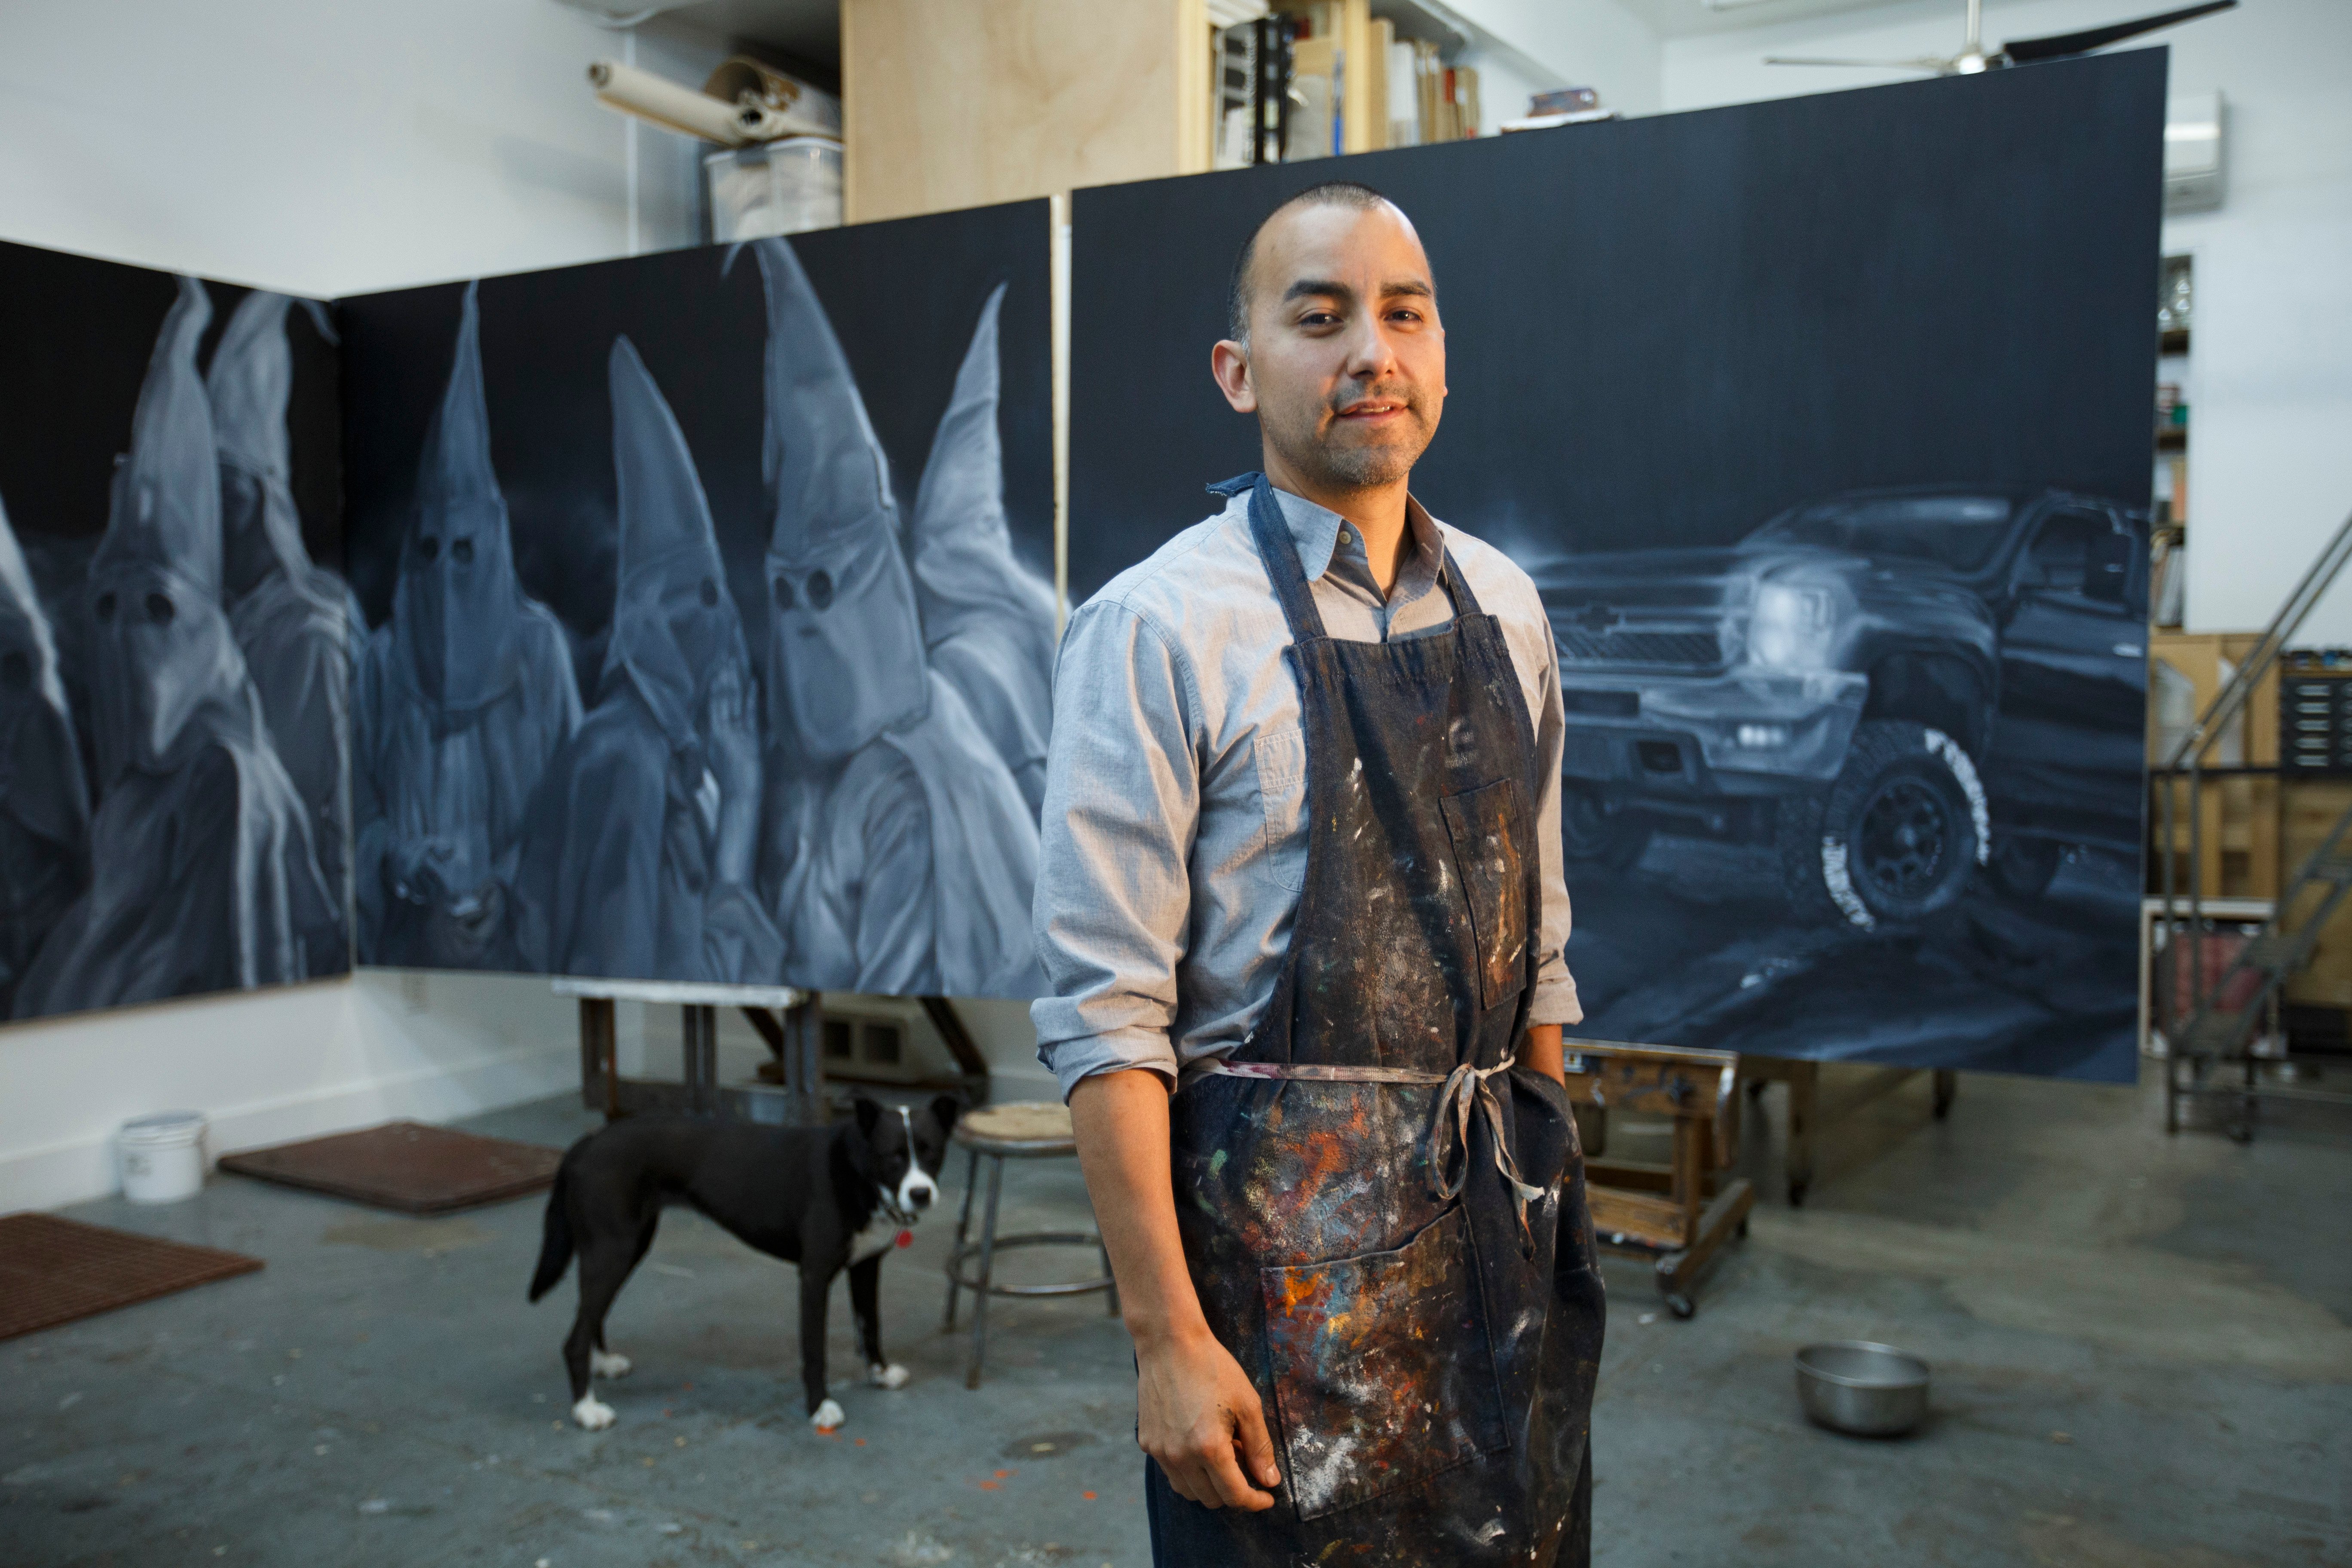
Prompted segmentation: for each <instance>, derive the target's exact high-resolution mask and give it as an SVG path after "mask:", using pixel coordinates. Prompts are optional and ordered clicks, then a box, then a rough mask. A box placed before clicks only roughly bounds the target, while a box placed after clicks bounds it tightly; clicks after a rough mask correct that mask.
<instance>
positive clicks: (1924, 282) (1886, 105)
mask: <svg viewBox="0 0 2352 1568" xmlns="http://www.w3.org/2000/svg"><path fill="white" fill-rule="evenodd" d="M2164 79H2165V68H2164V56H2163V54H2162V52H2161V51H2156V50H2150V51H2142V52H2137V53H2132V54H2125V55H2120V56H2114V57H2107V58H2094V59H2087V60H2078V61H2069V62H2064V63H2060V64H2054V65H2047V66H2038V67H2032V68H2021V69H2015V70H2007V71H2001V72H1998V73H1992V74H1989V75H1987V76H1984V77H1980V78H1975V79H1952V80H1939V81H1930V82H1923V83H1917V84H1911V85H1905V86H1898V87H1889V88H1874V89H1863V90H1859V91H1853V92H1843V93H1833V94H1823V95H1820V96H1815V97H1808V98H1802V99H1792V100H1781V101H1777V102H1771V103H1763V104H1757V105H1752V106H1746V107H1740V108H1733V109H1721V110H1706V111H1702V112H1696V113H1689V114H1680V115H1668V116H1660V117H1656V118H1653V119H1646V120H1639V121H1627V122H1622V123H1616V124H1601V125H1591V126H1581V127H1573V128H1569V129H1564V130H1559V131H1553V132H1539V133H1531V134H1524V135H1516V136H1510V137H1505V138H1502V139H1500V140H1499V141H1492V142H1475V143H1467V144H1455V145H1450V146H1444V147H1431V148H1420V149H1412V150H1407V151H1401V152H1395V153H1378V154H1369V155H1364V156H1360V157H1355V158H1350V159H1349V160H1347V161H1346V162H1345V163H1336V162H1335V163H1315V164H1312V165H1307V166H1297V165H1293V166H1288V167H1274V168H1264V169H1251V170H1243V171H1237V172H1233V173H1227V174H1213V175H1203V176H1197V177H1192V178H1187V179H1181V180H1173V181H1163V182H1157V183H1153V184H1136V185H1125V186H1113V187H1106V188H1102V189H1097V190H1088V191H1082V192H1079V193H1078V194H1077V195H1076V197H1075V202H1074V225H1075V227H1074V235H1073V268H1072V270H1073V284H1072V347H1071V353H1072V383H1073V395H1072V398H1071V408H1072V414H1071V437H1070V440H1071V476H1070V527H1069V540H1068V555H1069V563H1070V595H1071V598H1072V601H1073V602H1074V603H1078V602H1083V600H1084V599H1085V598H1086V596H1087V595H1089V594H1091V593H1092V592H1093V591H1094V590H1095V589H1097V587H1099V586H1100V585H1101V584H1103V583H1104V582H1106V581H1107V580H1108V578H1109V577H1110V576H1111V575H1112V574H1115V573H1116V572H1118V570H1120V569H1121V568H1123V567H1125V566H1126V565H1128V564H1129V563H1132V562H1134V561H1136V560H1139V559H1140V558H1141V557H1143V556H1144V555H1146V554H1148V553H1149V552H1150V551H1151V550H1152V549H1153V548H1154V547H1155V546H1157V545H1158V544H1159V543H1160V542H1161V541H1163V540H1165V539H1166V538H1168V537H1169V536H1170V535H1171V534H1172V533H1174V532H1175V531H1178V530H1179V529H1181V528H1183V527H1185V526H1187V525H1189V524H1191V523H1192V522H1194V521H1198V520H1199V519H1200V518H1201V517H1202V516H1203V515H1205V514H1206V513H1207V512H1208V511H1209V510H1211V506H1210V502H1209V500H1208V498H1205V497H1204V496H1202V493H1201V488H1200V487H1201V486H1202V484H1204V483H1206V482H1208V481H1211V480H1214V479H1223V478H1225V477H1227V476H1229V475H1232V474H1235V473H1238V472H1242V471H1244V470H1246V469H1250V468H1256V467H1257V466H1258V453H1257V441H1256V431H1255V424H1254V422H1253V421H1250V420H1248V419H1246V418H1244V417H1242V416H1235V415H1234V414H1233V413H1231V412H1230V411H1229V410H1228V409H1227V408H1226V407H1225V405H1224V404H1223V399H1222V398H1221V397H1219V396H1218V395H1217V394H1216V392H1215V390H1214V388H1213V385H1212V384H1211V383H1210V380H1209V376H1208V374H1207V369H1208V363H1207V362H1208V352H1209V348H1210V345H1211V344H1213V342H1216V341H1217V340H1218V339H1219V338H1221V337H1222V336H1223V335H1224V318H1225V288H1226V279H1227V275H1228V269H1229V268H1230V267H1231V265H1232V261H1233V258H1234V253H1235V251H1236V249H1237V248H1238V247H1239V246H1240V244H1241V242H1242V240H1243V239H1244V237H1245V236H1246V235H1247V233H1248V232H1249V230H1250V228H1251V227H1252V226H1254V225H1255V223H1256V222H1257V220H1258V219H1259V218H1260V217H1261V216H1263V215H1264V214H1265V212H1266V211H1267V210H1268V209H1269V208H1271V207H1272V206H1273V205H1275V204H1276V202H1277V201H1279V200H1280V199H1282V198H1283V197H1284V196H1285V195H1288V194H1289V193H1291V192H1293V191H1296V190H1297V189H1299V188H1301V187H1303V186H1305V185H1307V184H1311V183H1313V182H1314V181H1317V180H1319V179H1330V178H1348V179H1354V180H1360V181H1363V182H1366V183H1369V184H1372V185H1374V186H1376V187H1378V188H1380V189H1381V190H1382V191H1384V192H1386V193H1387V194H1388V195H1391V196H1392V197H1393V198H1395V199H1396V200H1397V201H1398V202H1399V203H1400V204H1401V205H1402V207H1403V208H1404V210H1405V211H1406V212H1407V213H1408V214H1409V215H1410V216H1412V219H1413V221H1414V222H1415V224H1416V226H1417V227H1418V229H1419V231H1420V233H1421V235H1422V237H1423V241H1424V243H1425V244H1426V246H1427V247H1428V250H1429V254H1430V258H1431V262H1432V265H1433V268H1434V271H1435V274H1436V280H1437V285H1438V291H1439V300H1440V306H1441V310H1442V313H1443V318H1444V326H1445V330H1446V342H1447V351H1448V383H1449V396H1448V402H1447V407H1446V410H1445V416H1444V425H1443V427H1442V429H1441V430H1440V432H1439V434H1438V437H1437V438H1436V441H1435V443H1434V444H1433V446H1432V447H1431V448H1430V450H1429V452H1428V454H1427V455H1426V456H1425V458H1423V462H1422V464H1421V465H1420V467H1419V468H1418V469H1417V470H1416V472H1415V476H1414V489H1415V493H1416V494H1417V495H1418V496H1420V498H1421V499H1422V500H1423V501H1424V502H1425V503H1426V504H1427V505H1428V506H1429V507H1430V509H1431V510H1433V512H1435V513H1436V514H1437V515H1438V516H1440V517H1442V518H1444V519H1445V520H1446V521H1449V522H1451V523H1453V524H1455V525H1457V526H1460V527H1462V528H1465V529H1466V530H1468V531H1471V532H1473V533H1475V534H1478V535H1480V536H1482V537H1484V538H1486V539H1487V540H1489V541H1491V542H1494V543H1496V544H1497V545H1499V546H1501V547H1502V548H1504V549H1506V550H1507V551H1508V552H1510V553H1511V554H1512V556H1513V557H1514V558H1515V559H1517V561H1518V562H1519V563H1520V564H1522V565H1523V566H1525V567H1526V568H1527V569H1528V572H1529V573H1530V574H1531V575H1532V576H1533V577H1534V578H1535V580H1536V582H1537V583H1538V585H1539V587H1540V588H1541V589H1542V590H1543V593H1544V595H1545V599H1546V603H1547V605H1548V606H1549V610H1550V615H1551V620H1552V625H1553V631H1554V636H1555V639H1556V641H1557V642H1558V644H1559V649H1560V656H1561V657H1560V669H1561V679H1562V685H1563V689H1564V692H1565V694H1566V699H1567V706H1568V713H1567V723H1568V737H1567V747H1566V750H1567V761H1566V767H1565V772H1566V774H1567V777H1566V779H1565V784H1566V786H1567V787H1566V788H1565V790H1564V810H1563V815H1564V826H1565V827H1566V829H1567V831H1568V837H1569V838H1570V843H1571V847H1572V849H1573V851H1574V855H1575V858H1573V859H1572V860H1571V863H1570V868H1569V882H1570V892H1571V895H1572V897H1573V899H1574V901H1575V905H1576V934H1575V935H1574V937H1573V938H1572V939H1571V941H1570V946H1569V950H1568V958H1569V962H1570V967H1571V969H1572V970H1573V971H1574V972H1575V974H1576V976H1577V979H1578V982H1579V984H1580V988H1581V991H1582V994H1583V996H1584V1002H1585V1007H1586V1013H1587V1016H1586V1019H1585V1022H1584V1024H1583V1026H1581V1027H1580V1029H1578V1030H1575V1031H1571V1032H1572V1033H1580V1034H1582V1035H1584V1036H1586V1037H1591V1038H1597V1039H1623V1040H1635V1041H1643V1042H1655V1043H1664V1044H1672V1045H1680V1046H1708V1047H1731V1048H1736V1049H1739V1050H1744V1051H1752V1052H1757V1053H1759V1054H1765V1055H1773V1056H1796V1057H1819V1058H1845V1059H1859V1060H1871V1061H1879V1062H1887V1063H1899V1064H1905V1065H1913V1066H1929V1065H1933V1066H1943V1067H1960V1068H1981V1069H1989V1070H2011V1071H2024V1072H2034V1073H2044V1074H2059V1075H2065V1076H2075V1077H2084V1078H2092V1079H2128V1078H2129V1077H2130V1076H2132V1073H2133V1069H2134V1065H2135V1064H2134V1057H2133V1039H2132V1036H2133V1026H2134V1019H2135V1015H2136V987H2137V951H2136V943H2137V899H2138V895H2139V889H2140V886H2141V873H2140V844H2141V810H2142V800H2143V783H2142V760H2141V759H2142V752H2141V727H2142V714H2143V710H2144V706H2145V683H2146V652H2145V645H2146V640H2147V639H2146V636H2145V622H2146V616H2145V595H2146V526H2147V518H2146V508H2147V500H2148V489H2149V480H2150V463H2149V437H2148V420H2149V415H2148V409H2149V405H2150V402H2149V392H2150V385H2151V383H2152V381H2153V379H2154V356H2155V345H2154V342H2153V341H2152V331H2151V328H2150V325H2149V321H2148V308H2147V307H2148V300H2149V298H2150V295H2151V292H2152V289H2153V283H2154V279H2155V273H2156V266H2157V243H2158V206H2159V192H2160V188H2161V186H2160V170H2159V159H2160V153H2161V146H2162V142H2161V128H2162V123H2163V97H2164Z"/></svg>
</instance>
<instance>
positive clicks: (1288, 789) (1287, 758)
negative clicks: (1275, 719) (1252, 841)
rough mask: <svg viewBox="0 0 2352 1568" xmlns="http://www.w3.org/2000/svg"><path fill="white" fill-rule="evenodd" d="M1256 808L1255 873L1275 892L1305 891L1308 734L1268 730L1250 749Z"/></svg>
mask: <svg viewBox="0 0 2352 1568" xmlns="http://www.w3.org/2000/svg"><path fill="white" fill-rule="evenodd" d="M1251 763H1252V765H1253V766H1254V768H1255V771H1256V773H1257V795H1258V809H1259V811H1260V813H1261V814H1262V815H1263V816H1264V818H1265V838H1264V840H1263V841H1262V842H1261V844H1260V846H1259V853H1258V868H1259V871H1260V874H1261V875H1263V876H1265V878H1266V879H1268V880H1269V881H1271V882H1273V883H1274V884H1275V885H1276V887H1279V888H1286V889H1289V890H1290V891H1292V892H1294V893H1295V892H1300V891H1303V890H1304V889H1306V887H1307V731H1305V730H1303V729H1301V728H1300V727H1299V726H1297V725H1296V724H1293V725H1292V726H1291V727H1290V728H1288V729H1286V730H1270V731H1266V732H1265V733H1264V734H1262V735H1260V736H1258V737H1257V739H1256V741H1255V742H1253V743H1252V746H1251Z"/></svg>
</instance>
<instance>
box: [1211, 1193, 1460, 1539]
mask: <svg viewBox="0 0 2352 1568" xmlns="http://www.w3.org/2000/svg"><path fill="white" fill-rule="evenodd" d="M1258 1278H1259V1280H1260V1282H1261V1284H1262V1285H1263V1287H1264V1289H1265V1320H1266V1326H1265V1341H1266V1357H1267V1361H1268V1363H1270V1371H1271V1373H1272V1374H1273V1379H1274V1402H1275V1407H1276V1412H1277V1413H1278V1414H1279V1415H1280V1416H1281V1419H1282V1433H1281V1436H1282V1444H1283V1448H1284V1451H1285V1456H1286V1458H1287V1460H1288V1466H1287V1469H1288V1474H1289V1479H1290V1500H1291V1503H1292V1505H1293V1506H1294V1507H1296V1508H1297V1510H1298V1517H1299V1518H1300V1519H1302V1520H1308V1519H1318V1518H1320V1517H1322V1516H1323V1515H1325V1514H1328V1513H1336V1512H1338V1511H1339V1510H1342V1509H1346V1508H1352V1507H1354V1506H1355V1505H1357V1504H1358V1503H1361V1502H1365V1501H1368V1500H1370V1499H1372V1498H1375V1497H1378V1496H1380V1495H1381V1493H1383V1492H1388V1491H1393V1490H1395V1489H1398V1488H1400V1487H1405V1486H1410V1485H1412V1484H1413V1483H1414V1482H1416V1481H1421V1480H1425V1479H1428V1478H1429V1477H1431V1476H1433V1475H1435V1474H1437V1473H1438V1472H1439V1471H1441V1470H1447V1469H1451V1468H1454V1466H1456V1465H1460V1464H1465V1463H1467V1462H1468V1461H1469V1460H1471V1459H1473V1458H1476V1457H1477V1456H1478V1455H1480V1454H1484V1453H1488V1452H1491V1451H1493V1450H1494V1449H1496V1448H1500V1447H1503V1446H1504V1436H1503V1402H1502V1389H1501V1386H1500V1384H1498V1383H1497V1381H1496V1376H1495V1358H1494V1352H1493V1350H1492V1348H1491V1347H1490V1346H1489V1344H1488V1342H1487V1337H1486V1313H1485V1311H1484V1310H1481V1307H1480V1303H1479V1297H1478V1284H1477V1266H1476V1262H1475V1259H1474V1258H1473V1257H1472V1254H1471V1247H1470V1235H1469V1226H1468V1218H1467V1215H1466V1213H1465V1210H1464V1209H1463V1208H1462V1207H1461V1205H1458V1204H1457V1205H1454V1207H1453V1208H1451V1209H1448V1210H1447V1211H1446V1212H1445V1214H1444V1215H1443V1216H1442V1217H1441V1218H1438V1219H1436V1220H1433V1221H1432V1222H1431V1223H1430V1224H1429V1225H1428V1226H1425V1227H1423V1230H1422V1232H1421V1234H1420V1235H1418V1236H1416V1237H1413V1238H1412V1240H1411V1241H1409V1242H1407V1243H1405V1244H1404V1246H1402V1247H1399V1248H1397V1249H1396V1250H1395V1251H1394V1252H1371V1253H1366V1254H1365V1255H1364V1256H1362V1257H1360V1258H1342V1259H1340V1260H1339V1261H1338V1262H1336V1263H1317V1264H1310V1265H1308V1266H1307V1267H1305V1268H1262V1269H1260V1270H1259V1271H1258Z"/></svg>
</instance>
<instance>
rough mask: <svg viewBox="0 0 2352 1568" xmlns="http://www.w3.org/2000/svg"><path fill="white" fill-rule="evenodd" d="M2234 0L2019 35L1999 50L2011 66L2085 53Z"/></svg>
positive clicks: (2223, 8) (2226, 6) (2232, 3)
mask: <svg viewBox="0 0 2352 1568" xmlns="http://www.w3.org/2000/svg"><path fill="white" fill-rule="evenodd" d="M2237 4H2238V0H2208V3H2207V4H2205V5H2190V6H2187V7H2185V8H2183V9H2181V10H2179V11H2167V12H2166V13H2164V15H2162V16H2142V17H2141V18H2140V19H2139V20H2138V21H2137V22H2111V23H2109V24H2108V25H2107V26H2104V27H2087V28H2085V29H2084V30H2083V31H2082V32H2079V33H2059V34H2056V35H2054V36H2053V37H2047V38H2019V39H2017V40H2015V41H2014V42H2012V43H2007V44H2003V45H2002V46H2001V47H2000V52H2001V53H2002V54H2004V55H2007V56H2008V57H2009V58H2010V61H2011V64H2013V65H2031V64H2032V62H2034V61H2035V60H2057V59H2063V58H2066V57H2067V56H2068V55H2086V54H2089V53H2090V52H2091V51H2092V50H2093V49H2097V48H2105V47H2106V46H2107V45H2109V44H2117V43H2121V42H2122V41H2123V40H2124V39H2126V38H2136V37H2139V36H2140V35H2141V34H2142V33H2153V32H2155V31H2157V30H2158V28H2161V27H2169V26H2172V25H2173V24H2174V23H2176V22H2189V21H2194V20H2195V19H2196V18H2198V17H2200V16H2211V15H2212V14H2213V13H2214V12H2216V11H2228V10H2231V9H2232V8H2234V7H2235V6H2236V5H2237Z"/></svg>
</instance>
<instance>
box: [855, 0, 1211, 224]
mask: <svg viewBox="0 0 2352 1568" xmlns="http://www.w3.org/2000/svg"><path fill="white" fill-rule="evenodd" d="M1208 46H1209V38H1208V22H1207V18H1206V14H1205V12H1204V11H1203V9H1202V0H1119V4H1118V5H1099V4H1091V3H1089V0H995V3H993V4H990V5H976V4H972V3H971V0H842V7H841V75H842V90H843V96H844V100H845V101H844V106H843V107H844V121H845V134H846V139H847V142H848V153H847V168H846V171H845V192H844V198H845V209H846V216H847V217H848V219H849V221H850V222H852V223H865V222H870V221H872V220H874V219H877V218H889V217H904V216H908V215H910V214H914V213H925V212H940V211H945V210H948V209H950V208H954V207H969V206H979V205H984V204H986V203H990V202H1007V201H1017V200H1022V199H1024V198H1027V197H1033V196H1042V195H1053V194H1054V193H1055V192H1057V191H1066V190H1069V189H1072V188H1073V187H1076V186H1078V185H1096V184H1109V183H1112V182H1116V181H1123V180H1146V179H1156V178H1160V177H1161V176H1164V175H1168V174H1190V173H1193V172H1195V171H1197V170H1201V169H1204V168H1206V167H1207V166H1208V148H1209V140H1208V131H1207V111H1208V90H1209V88H1208V70H1209V53H1208Z"/></svg>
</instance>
